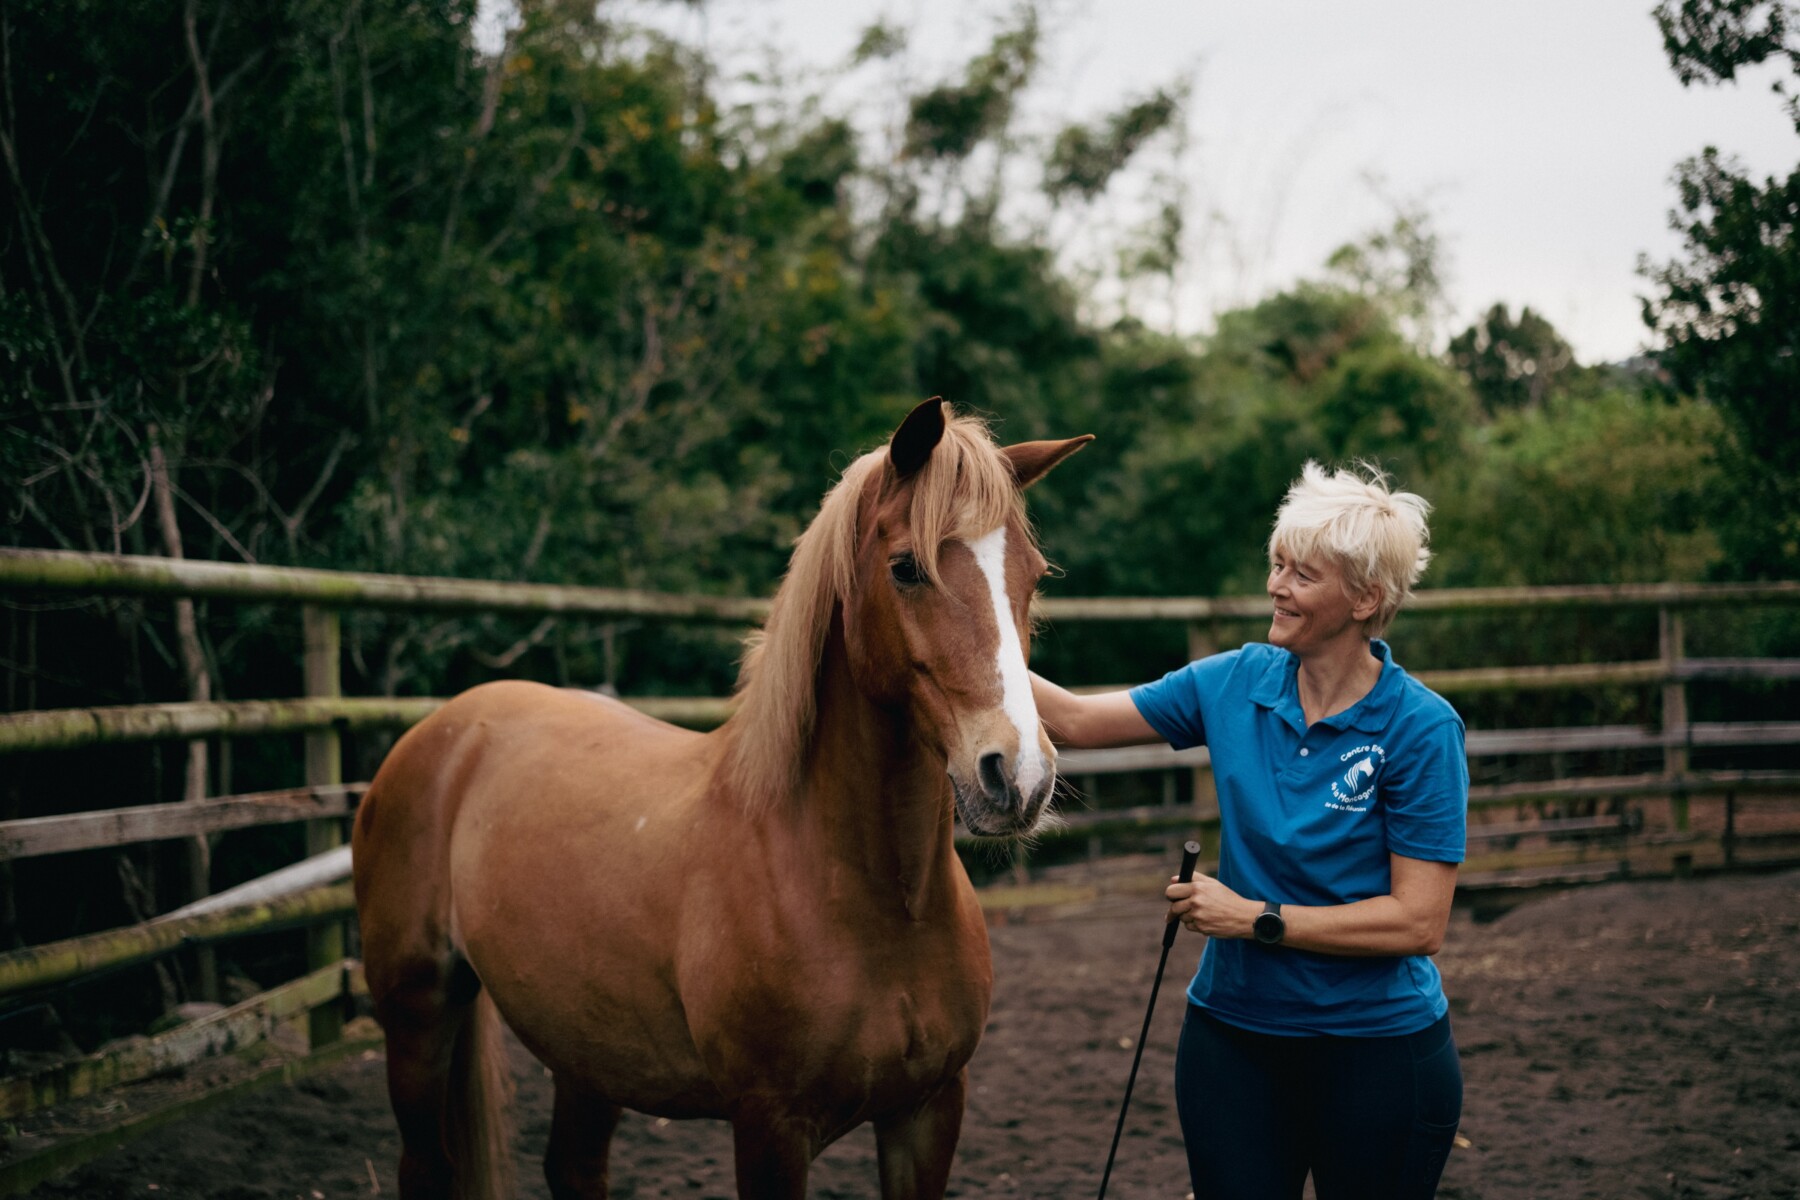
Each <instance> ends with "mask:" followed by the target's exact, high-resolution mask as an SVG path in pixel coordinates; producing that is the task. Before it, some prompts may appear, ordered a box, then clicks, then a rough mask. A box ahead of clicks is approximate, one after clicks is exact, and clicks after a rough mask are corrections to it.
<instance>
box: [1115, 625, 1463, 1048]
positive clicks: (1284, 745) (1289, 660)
mask: <svg viewBox="0 0 1800 1200" xmlns="http://www.w3.org/2000/svg"><path fill="white" fill-rule="evenodd" d="M1369 646H1370V650H1371V652H1372V653H1374V654H1375V655H1376V656H1377V657H1378V658H1380V659H1381V675H1380V677H1379V679H1377V681H1376V683H1375V686H1374V688H1373V689H1371V690H1370V692H1369V694H1368V695H1366V696H1364V697H1363V698H1362V699H1361V700H1359V701H1357V702H1356V703H1355V704H1354V705H1352V706H1351V707H1349V708H1348V709H1345V710H1344V711H1343V712H1341V713H1338V714H1336V715H1335V716H1330V717H1327V718H1325V719H1324V720H1322V721H1319V722H1316V723H1315V724H1313V725H1312V726H1311V727H1310V728H1309V727H1308V726H1307V724H1306V717H1305V715H1304V714H1303V712H1302V710H1301V707H1300V690H1299V677H1298V671H1299V666H1300V660H1299V659H1298V658H1296V657H1295V656H1294V655H1293V654H1291V653H1289V652H1288V651H1286V650H1282V649H1279V648H1278V647H1275V646H1269V645H1264V644H1261V643H1251V644H1249V645H1246V646H1245V647H1244V648H1243V649H1241V650H1232V651H1229V652H1227V653H1224V654H1215V655H1213V656H1212V657H1210V658H1204V659H1201V660H1200V661H1198V662H1192V663H1189V664H1188V665H1187V666H1185V667H1182V668H1181V669H1179V670H1176V671H1171V672H1169V674H1167V675H1165V676H1163V677H1162V679H1160V680H1158V681H1157V682H1155V683H1148V684H1145V685H1144V686H1142V687H1138V688H1134V689H1132V692H1131V698H1132V701H1133V702H1134V703H1135V704H1136V705H1137V708H1138V711H1139V712H1140V713H1142V714H1143V716H1144V719H1145V720H1146V721H1148V722H1149V723H1150V726H1151V727H1152V728H1153V729H1155V730H1156V731H1157V733H1159V734H1161V735H1162V736H1163V737H1165V738H1167V739H1168V741H1169V744H1170V745H1171V746H1174V747H1175V748H1176V749H1178V750H1184V749H1186V748H1188V747H1189V746H1198V745H1202V744H1204V745H1206V746H1208V747H1210V748H1211V751H1212V767H1213V776H1214V778H1215V780H1216V781H1217V784H1218V790H1219V815H1220V845H1219V881H1220V882H1221V883H1223V884H1225V886H1227V887H1229V888H1230V889H1231V890H1233V891H1234V892H1236V893H1238V894H1239V895H1240V896H1244V897H1247V898H1249V899H1254V900H1278V901H1280V902H1281V903H1283V904H1296V905H1330V904H1349V903H1351V902H1352V901H1356V900H1366V899H1368V898H1369V897H1371V896H1384V895H1387V894H1389V893H1390V892H1391V891H1392V890H1393V888H1392V878H1391V872H1390V869H1389V860H1388V856H1389V854H1400V855H1403V856H1405V857H1407V858H1419V859H1427V860H1431V861H1435V862H1461V861H1462V859H1463V848H1464V845H1465V841H1466V827H1465V826H1466V820H1467V811H1468V798H1469V768H1468V760H1467V758H1466V757H1465V752H1464V749H1463V723H1462V718H1461V717H1459V716H1457V714H1456V710H1455V709H1453V708H1451V707H1450V705H1449V703H1448V702H1447V701H1445V700H1444V698H1443V697H1441V696H1439V695H1438V694H1437V693H1436V692H1433V691H1432V690H1431V689H1430V688H1428V687H1426V686H1425V685H1424V684H1422V683H1420V682H1419V681H1418V680H1416V679H1413V678H1412V677H1411V676H1409V675H1408V674H1407V673H1406V672H1405V671H1404V670H1402V669H1401V667H1400V665H1399V664H1398V663H1396V662H1395V661H1394V658H1393V654H1392V653H1391V652H1390V651H1389V649H1388V646H1387V643H1385V642H1382V641H1379V640H1375V641H1371V642H1370V643H1369ZM1188 998H1189V999H1191V1000H1192V1001H1193V1002H1194V1003H1195V1004H1198V1005H1200V1006H1201V1007H1202V1008H1205V1009H1207V1010H1208V1011H1210V1012H1211V1013H1212V1014H1213V1015H1214V1016H1216V1017H1218V1018H1219V1019H1220V1020H1223V1021H1227V1022H1229V1023H1231V1024H1233V1025H1239V1026H1242V1027H1243V1028H1245V1029H1250V1030H1255V1031H1257V1032H1261V1033H1273V1034H1286V1035H1305V1034H1336V1035H1340V1036H1351V1037H1377V1036H1389V1035H1397V1034H1405V1033H1414V1032H1417V1031H1418V1030H1420V1029H1423V1028H1425V1027H1426V1026H1427V1025H1430V1024H1431V1023H1432V1022H1433V1021H1435V1020H1437V1019H1438V1018H1439V1017H1441V1016H1443V1015H1444V1013H1445V1011H1446V1010H1447V1009H1448V1008H1449V1002H1448V1001H1447V1000H1446V999H1445V998H1444V988H1443V984H1442V981H1441V980H1440V978H1439V976H1438V970H1437V966H1436V965H1435V964H1434V963H1433V962H1432V961H1431V959H1430V958H1428V957H1425V956H1422V955H1421V956H1414V957H1355V956H1349V955H1336V954H1316V953H1313V952H1311V951H1307V950H1297V949H1294V948H1293V947H1291V946H1265V945H1262V944H1261V943H1259V942H1256V941H1253V940H1249V939H1243V938H1209V939H1207V943H1206V951H1205V953H1204V954H1203V955H1202V956H1201V960H1200V969H1199V971H1198V972H1197V973H1196V974H1195V975H1194V981H1193V983H1192V984H1190V985H1189V987H1188Z"/></svg>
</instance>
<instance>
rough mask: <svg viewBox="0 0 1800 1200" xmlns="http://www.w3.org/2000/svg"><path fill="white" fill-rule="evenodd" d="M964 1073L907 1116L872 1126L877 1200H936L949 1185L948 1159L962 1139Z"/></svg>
mask: <svg viewBox="0 0 1800 1200" xmlns="http://www.w3.org/2000/svg"><path fill="white" fill-rule="evenodd" d="M968 1088H969V1069H968V1068H967V1067H964V1068H963V1069H962V1070H961V1071H959V1072H957V1075H956V1078H955V1079H952V1080H951V1081H950V1082H948V1083H946V1084H945V1085H944V1086H943V1087H941V1088H939V1089H938V1090H937V1091H936V1092H935V1093H934V1094H933V1095H932V1096H931V1098H930V1099H928V1100H926V1101H925V1103H924V1104H922V1105H920V1106H919V1107H918V1108H916V1109H913V1110H912V1111H911V1112H907V1113H902V1114H900V1115H899V1116H895V1117H888V1118H886V1119H884V1120H881V1121H878V1122H876V1124H875V1149H876V1153H877V1155H878V1157H879V1159H880V1162H881V1200H939V1198H940V1197H942V1196H943V1194H944V1189H945V1187H947V1186H948V1185H949V1183H950V1160H951V1159H953V1158H955V1157H956V1140H957V1138H958V1137H960V1136H961V1135H962V1118H963V1102H964V1100H965V1098H966V1096H967V1094H968Z"/></svg>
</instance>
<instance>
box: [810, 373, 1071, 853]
mask: <svg viewBox="0 0 1800 1200" xmlns="http://www.w3.org/2000/svg"><path fill="white" fill-rule="evenodd" d="M1091 440H1093V439H1092V438H1091V437H1078V438H1071V439H1069V440H1068V441H1057V442H1025V443H1021V444H1019V445H1015V446H1008V447H1004V448H1002V447H998V446H996V445H994V443H993V441H992V440H991V439H990V438H989V436H988V433H987V430H986V429H985V428H984V427H983V426H982V425H981V423H980V422H978V421H975V420H972V419H968V418H955V419H950V418H948V417H947V414H946V412H945V405H944V404H943V403H942V402H941V401H937V400H931V401H927V402H926V403H924V404H921V405H919V406H918V407H917V408H915V409H914V410H913V411H912V413H911V415H909V416H908V417H907V418H906V420H905V422H904V423H902V424H901V426H900V429H899V430H898V432H896V433H895V434H894V437H893V440H892V442H890V443H889V446H888V452H887V455H886V456H885V458H884V459H881V460H880V461H878V462H877V463H875V464H872V465H871V466H870V467H869V469H868V472H867V475H868V477H867V479H866V480H865V481H864V483H863V485H862V493H861V496H860V498H859V499H860V503H859V510H860V512H859V516H858V519H857V525H856V529H857V532H856V544H855V552H854V560H853V574H854V577H853V579H851V580H848V581H845V582H846V583H847V584H848V586H846V587H844V588H843V590H842V592H841V595H842V596H843V598H844V607H843V613H844V626H843V628H844V640H845V645H846V650H847V652H848V656H849V665H850V669H851V672H852V674H853V676H854V677H855V679H856V681H857V684H858V686H859V688H860V690H861V691H862V692H863V694H864V695H866V696H868V697H869V698H870V699H871V700H873V701H875V702H876V703H877V704H879V705H881V706H883V707H885V708H888V709H891V710H904V711H905V712H906V713H907V715H908V717H909V718H910V720H909V726H910V728H911V729H912V730H913V731H914V734H915V736H917V737H920V738H922V739H924V740H928V741H931V742H933V743H935V746H936V749H937V750H938V751H939V752H940V753H942V755H943V757H944V760H945V762H946V763H947V764H948V769H949V774H950V780H951V782H952V784H953V785H954V788H955V793H956V807H957V811H958V812H959V813H960V814H961V816H962V820H963V824H964V826H965V827H967V828H968V830H969V831H970V832H971V833H976V834H984V835H996V836H1006V835H1014V834H1020V833H1025V832H1029V831H1030V830H1031V829H1032V828H1034V827H1035V826H1036V824H1037V822H1038V820H1039V818H1040V817H1041V816H1042V814H1043V812H1044V809H1045V805H1046V803H1047V801H1048V800H1049V798H1050V792H1051V789H1052V786H1053V785H1054V784H1055V781H1056V765H1055V764H1056V752H1055V750H1054V749H1052V747H1051V745H1050V740H1049V738H1048V737H1047V736H1046V735H1045V733H1044V730H1043V727H1042V726H1041V724H1040V723H1039V721H1038V716H1037V706H1036V705H1035V704H1034V703H1033V701H1032V698H1031V684H1030V679H1029V677H1028V675H1027V670H1026V656H1027V651H1028V649H1029V647H1030V644H1031V616H1030V606H1031V600H1032V597H1033V595H1035V593H1036V591H1037V585H1038V581H1039V580H1040V579H1041V578H1042V577H1043V575H1044V571H1045V569H1046V567H1047V565H1048V564H1047V563H1046V562H1045V561H1044V556H1043V555H1042V554H1040V553H1039V552H1038V547H1037V542H1036V539H1035V538H1033V536H1032V533H1031V527H1030V525H1029V524H1028V523H1027V521H1026V519H1025V507H1024V501H1023V496H1022V493H1023V492H1024V489H1025V488H1027V487H1029V486H1030V485H1031V484H1032V483H1034V482H1036V481H1037V480H1038V479H1040V478H1042V477H1043V476H1044V475H1045V474H1046V473H1047V472H1048V471H1049V470H1050V469H1051V468H1052V467H1054V466H1055V465H1056V464H1057V463H1059V462H1061V461H1062V460H1063V459H1064V458H1067V457H1068V456H1069V455H1071V454H1073V453H1074V452H1075V451H1077V450H1079V449H1080V448H1081V447H1082V446H1083V445H1085V444H1086V443H1087V442H1089V441H1091Z"/></svg>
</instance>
